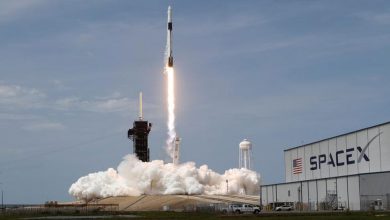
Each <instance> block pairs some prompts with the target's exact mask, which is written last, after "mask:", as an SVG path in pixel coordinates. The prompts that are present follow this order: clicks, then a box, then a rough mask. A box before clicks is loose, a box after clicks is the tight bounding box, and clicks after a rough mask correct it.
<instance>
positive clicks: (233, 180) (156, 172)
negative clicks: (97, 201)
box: [69, 154, 260, 199]
mask: <svg viewBox="0 0 390 220" xmlns="http://www.w3.org/2000/svg"><path fill="white" fill-rule="evenodd" d="M226 180H228V182H229V183H228V184H229V189H228V191H227V187H226ZM259 186H260V175H259V174H257V173H256V172H254V171H251V170H247V169H245V168H242V169H229V170H227V171H225V173H224V174H218V173H216V172H214V171H213V170H211V169H209V168H208V166H207V165H202V166H200V167H199V168H197V167H196V165H195V163H194V162H187V163H182V164H179V165H173V164H172V163H164V162H163V161H162V160H154V161H151V162H142V161H140V160H138V158H137V157H136V156H135V155H133V154H129V155H127V156H125V157H124V158H123V161H122V162H121V163H120V164H119V166H118V168H117V170H115V169H113V168H109V169H108V170H106V171H100V172H96V173H91V174H89V175H87V176H84V177H81V178H80V179H78V180H77V181H76V182H75V183H73V184H72V186H71V187H70V189H69V194H71V195H72V196H74V197H75V198H77V199H94V198H104V197H109V196H139V195H142V194H147V195H172V194H190V195H196V194H208V195H216V194H218V195H225V194H231V195H234V194H247V195H258V193H259Z"/></svg>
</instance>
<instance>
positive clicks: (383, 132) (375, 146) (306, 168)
mask: <svg viewBox="0 0 390 220" xmlns="http://www.w3.org/2000/svg"><path fill="white" fill-rule="evenodd" d="M378 135H379V136H378ZM376 136H377V137H376ZM371 140H372V142H370V141H371ZM369 142H370V144H369V147H368V148H367V150H366V151H365V155H366V156H367V157H368V160H366V159H365V158H363V159H362V160H361V161H360V162H358V157H359V155H360V154H361V152H360V151H361V150H362V149H364V147H365V146H367V144H368V143H369ZM358 147H360V149H358ZM347 149H348V152H347ZM351 149H352V150H351ZM338 151H339V152H341V153H339V154H337V152H338ZM284 153H285V157H284V159H285V177H286V182H295V181H304V180H314V179H320V178H329V177H337V176H345V175H354V174H362V173H370V172H384V171H390V160H388V159H387V158H390V123H388V124H383V125H379V126H376V127H372V128H367V129H364V130H361V131H357V132H353V133H350V134H346V135H343V136H339V137H335V138H330V139H326V140H323V141H320V142H315V143H312V144H308V145H304V146H302V147H298V148H293V149H290V150H287V151H285V152H284ZM330 154H331V156H330ZM349 154H351V155H350V156H348V155H349ZM319 155H324V156H325V157H326V162H324V163H321V164H319V163H318V161H319ZM313 156H316V157H317V158H316V159H315V160H314V161H315V162H316V163H317V169H314V168H313V165H312V164H311V163H310V158H311V157H313ZM330 157H332V158H333V162H334V163H337V162H339V165H337V164H332V163H331V162H330V160H331V158H330ZM347 157H348V158H347ZM299 158H302V163H303V170H302V173H296V174H294V173H293V165H292V164H293V160H294V159H299ZM348 160H349V161H353V163H349V164H348V163H347V162H348ZM311 168H313V169H311Z"/></svg>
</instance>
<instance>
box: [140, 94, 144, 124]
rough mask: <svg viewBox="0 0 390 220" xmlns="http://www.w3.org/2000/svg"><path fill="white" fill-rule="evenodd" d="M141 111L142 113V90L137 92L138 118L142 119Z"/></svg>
mask: <svg viewBox="0 0 390 220" xmlns="http://www.w3.org/2000/svg"><path fill="white" fill-rule="evenodd" d="M143 119H144V117H143V113H142V92H140V93H139V120H141V121H142V120H143Z"/></svg>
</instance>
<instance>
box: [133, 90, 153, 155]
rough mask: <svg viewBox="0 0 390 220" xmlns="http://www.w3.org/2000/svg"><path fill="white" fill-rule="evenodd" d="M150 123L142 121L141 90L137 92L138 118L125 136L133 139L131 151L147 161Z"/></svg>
mask: <svg viewBox="0 0 390 220" xmlns="http://www.w3.org/2000/svg"><path fill="white" fill-rule="evenodd" d="M151 128H152V123H148V121H144V118H143V115H142V92H141V93H140V94H139V118H138V120H137V121H134V123H133V128H130V129H129V131H128V132H127V136H128V138H129V139H130V140H132V141H133V153H134V154H135V155H136V156H137V157H138V159H140V160H141V161H143V162H149V160H150V159H149V147H148V135H149V132H150V130H151Z"/></svg>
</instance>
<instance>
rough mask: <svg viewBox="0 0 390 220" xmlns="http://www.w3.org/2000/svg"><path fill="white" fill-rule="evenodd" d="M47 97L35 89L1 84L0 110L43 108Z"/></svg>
mask: <svg viewBox="0 0 390 220" xmlns="http://www.w3.org/2000/svg"><path fill="white" fill-rule="evenodd" d="M45 97H46V95H45V94H44V93H43V92H41V91H39V90H37V89H34V88H32V89H31V88H24V87H21V86H19V85H5V84H0V109H15V108H37V107H42V105H43V100H44V99H45Z"/></svg>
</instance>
